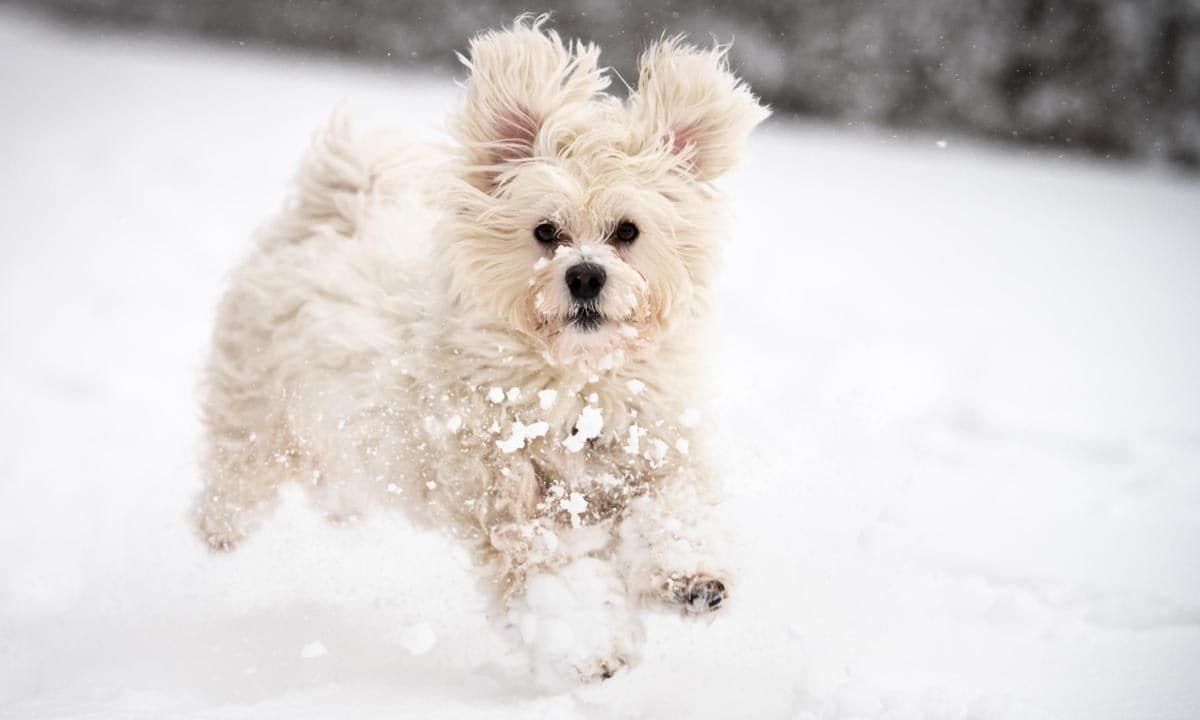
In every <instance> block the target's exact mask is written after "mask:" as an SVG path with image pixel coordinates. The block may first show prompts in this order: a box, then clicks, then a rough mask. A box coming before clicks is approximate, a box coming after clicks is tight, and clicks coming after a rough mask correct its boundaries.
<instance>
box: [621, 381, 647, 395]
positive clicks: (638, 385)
mask: <svg viewBox="0 0 1200 720" xmlns="http://www.w3.org/2000/svg"><path fill="white" fill-rule="evenodd" d="M625 387H626V388H628V389H629V392H630V393H631V394H633V395H641V394H642V391H643V390H645V389H646V383H644V382H642V381H641V380H638V379H636V378H634V379H632V380H627V381H626V382H625Z"/></svg>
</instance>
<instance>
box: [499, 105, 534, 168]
mask: <svg viewBox="0 0 1200 720" xmlns="http://www.w3.org/2000/svg"><path fill="white" fill-rule="evenodd" d="M539 124H540V123H539V122H538V120H537V118H535V117H534V116H533V115H532V114H531V113H530V112H529V111H528V110H527V109H525V108H524V107H522V106H520V105H518V106H516V107H515V108H513V109H511V110H504V111H502V112H501V113H500V115H499V117H497V118H496V125H495V133H496V135H495V138H496V140H495V148H496V160H497V161H498V162H504V161H507V160H520V159H522V158H527V157H532V155H533V141H534V138H536V137H537V131H538V125H539Z"/></svg>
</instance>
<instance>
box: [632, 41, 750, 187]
mask: <svg viewBox="0 0 1200 720" xmlns="http://www.w3.org/2000/svg"><path fill="white" fill-rule="evenodd" d="M727 50H728V48H727V47H717V48H713V49H712V50H701V49H699V48H696V47H693V46H691V45H687V44H685V43H683V42H682V40H681V38H678V37H676V38H668V39H664V40H663V41H661V42H659V43H657V44H655V45H652V46H650V48H649V49H648V50H647V51H646V52H645V53H644V54H643V55H642V57H641V59H640V60H639V63H638V67H639V73H638V86H637V91H636V92H635V93H633V95H631V96H630V99H629V112H630V115H631V118H632V120H633V122H634V124H635V127H636V128H637V130H636V132H638V133H639V134H640V142H641V144H642V148H641V149H643V150H648V149H652V148H654V147H656V146H657V147H659V148H660V149H664V150H666V151H667V152H671V153H674V154H675V155H677V156H679V157H680V158H681V159H682V160H683V161H684V162H685V163H686V165H687V166H688V168H689V170H690V171H691V172H692V174H693V175H695V176H696V177H697V178H698V179H700V180H705V181H707V180H713V179H715V178H717V177H719V176H720V175H722V174H724V173H725V172H726V171H728V170H729V169H730V168H732V167H733V166H734V165H735V164H737V161H738V158H739V157H740V156H741V151H742V146H743V145H744V144H745V142H746V137H747V136H748V135H749V134H750V131H751V130H753V129H754V126H756V125H758V124H759V123H760V122H762V121H763V120H766V119H767V117H768V116H769V115H770V114H771V111H770V110H769V109H768V108H767V107H765V106H764V105H762V104H761V103H760V102H759V101H758V98H756V97H755V96H754V94H753V93H752V92H750V88H748V87H747V86H746V85H745V83H743V82H742V81H740V80H738V79H737V78H736V77H735V76H734V75H733V73H732V72H730V70H729V65H728V63H727V62H726V59H725V53H726V51H727Z"/></svg>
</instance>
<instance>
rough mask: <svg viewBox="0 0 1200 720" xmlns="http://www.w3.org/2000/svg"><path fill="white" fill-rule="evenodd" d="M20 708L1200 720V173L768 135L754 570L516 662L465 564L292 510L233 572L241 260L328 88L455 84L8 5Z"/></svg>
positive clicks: (734, 472)
mask: <svg viewBox="0 0 1200 720" xmlns="http://www.w3.org/2000/svg"><path fill="white" fill-rule="evenodd" d="M0 97H2V98H3V112H0V159H2V160H0V248H2V250H0V398H3V400H2V402H0V438H2V440H0V717H2V718H22V719H35V718H84V717H87V718H118V717H120V718H156V719H159V718H191V717H204V718H255V719H259V718H295V717H306V718H307V717H314V718H315V717H328V718H356V719H357V718H374V717H398V718H422V719H424V718H454V719H459V718H489V719H495V718H554V719H557V720H564V719H572V718H647V719H652V718H654V719H656V718H664V717H689V718H754V719H760V718H771V719H773V718H787V719H789V720H798V719H801V718H807V719H809V720H812V719H815V718H820V719H828V718H939V719H943V720H949V719H952V718H964V719H965V718H970V719H972V720H1000V719H1011V720H1028V719H1032V718H1042V717H1057V718H1078V719H1081V720H1105V719H1109V718H1111V719H1113V720H1118V719H1120V720H1129V719H1132V718H1139V719H1140V718H1147V719H1150V718H1154V719H1159V720H1167V719H1173V718H1178V719H1180V720H1185V719H1190V718H1195V717H1198V716H1200V184H1198V183H1197V182H1195V181H1194V180H1187V179H1182V178H1175V177H1171V176H1169V175H1168V174H1166V173H1165V172H1164V171H1160V170H1148V169H1137V168H1126V167H1119V166H1100V165H1096V164H1091V163H1087V162H1083V161H1077V160H1072V161H1067V160H1062V159H1058V158H1055V157H1053V156H1046V155H1033V154H1027V153H1013V152H1012V151H1003V152H1001V151H997V150H995V149H991V148H987V147H978V146H969V145H967V144H965V143H960V142H958V141H956V140H954V139H951V140H950V141H949V143H948V144H946V146H945V147H940V146H939V144H938V143H935V140H936V138H917V139H907V140H899V139H894V138H890V137H886V136H882V135H872V134H864V133H839V132H835V131H832V130H829V129H824V128H815V127H811V126H806V125H799V124H789V123H788V122H786V121H777V122H775V123H774V124H773V125H771V126H769V127H768V128H766V129H765V130H764V131H763V132H761V133H760V134H759V135H758V136H757V137H756V138H755V139H754V141H753V144H752V148H751V155H750V158H749V161H748V162H747V163H746V165H745V166H744V167H743V168H742V170H740V171H739V172H738V173H737V174H736V176H734V177H731V178H729V180H728V182H727V183H726V188H727V190H728V192H729V193H730V194H731V195H732V197H733V200H734V207H733V210H734V213H735V219H734V221H733V223H732V226H733V228H734V231H735V235H736V237H734V238H733V240H732V241H731V242H730V244H729V247H728V253H727V256H728V257H727V267H726V270H727V271H726V273H725V280H724V288H723V292H724V295H723V299H722V305H721V320H720V322H721V325H720V335H719V337H720V338H721V339H722V342H721V344H720V346H719V347H718V348H716V353H715V355H714V362H713V371H714V377H715V379H716V385H715V387H716V393H717V398H716V402H715V405H716V407H718V408H720V413H719V416H718V417H716V418H713V421H714V422H715V423H716V424H717V426H718V427H717V429H718V431H719V432H720V433H721V436H722V437H723V438H725V447H726V453H725V456H724V458H723V464H724V468H725V471H726V475H727V477H728V484H729V489H730V499H729V503H728V516H729V518H730V521H731V522H732V524H733V526H734V529H735V531H736V532H737V534H738V538H739V542H740V545H741V547H742V549H743V553H744V566H743V577H742V584H741V587H740V591H739V593H738V595H737V598H736V602H735V603H734V604H733V605H732V606H730V607H729V608H728V610H727V611H722V614H721V616H720V617H719V618H718V619H717V620H716V621H715V622H714V623H713V624H711V625H705V624H689V623H684V622H682V621H681V620H679V619H676V618H672V617H662V618H656V619H655V620H654V621H653V622H652V623H651V625H650V628H649V644H648V651H647V657H646V660H645V662H644V663H643V665H642V666H641V667H639V668H637V669H636V670H635V671H634V672H632V673H629V674H626V675H624V676H618V677H617V678H615V679H613V680H611V681H609V682H606V683H604V684H602V685H599V686H596V687H591V688H587V689H584V690H580V691H577V692H575V693H573V694H568V695H560V696H546V695H541V694H539V693H538V692H537V691H535V690H534V689H533V688H532V687H531V686H530V685H529V684H528V683H527V682H525V681H524V679H523V678H522V677H521V676H520V675H519V674H517V673H516V672H515V670H514V663H513V662H512V659H511V658H510V657H507V656H506V653H507V650H506V648H505V646H504V645H503V644H502V643H501V642H500V641H499V640H498V639H497V638H496V637H495V636H493V635H492V634H491V633H490V632H489V631H488V630H487V628H486V627H485V625H484V624H483V622H482V621H481V620H480V619H479V615H478V612H477V610H478V608H479V606H480V600H479V599H478V597H477V595H476V594H475V591H474V590H473V589H472V585H471V582H470V579H469V576H468V574H467V572H466V570H465V569H464V567H463V566H462V558H461V555H460V554H459V553H457V552H456V551H455V550H454V549H453V548H452V546H450V545H449V544H448V543H447V542H446V541H444V540H443V539H441V538H439V537H437V536H434V535H431V534H426V533H420V532H417V531H415V530H412V529H411V528H408V527H406V526H405V525H404V523H403V521H402V520H401V519H400V518H398V517H395V516H392V515H386V514H385V515H379V516H376V517H374V518H372V519H370V520H369V521H367V522H366V523H364V524H363V525H361V526H359V527H354V528H349V529H334V528H330V527H328V526H327V525H326V524H325V523H324V522H322V521H321V520H320V519H319V518H317V517H316V516H315V515H314V513H312V512H311V511H310V510H309V509H308V508H307V506H306V505H305V502H304V501H303V500H302V499H300V498H299V497H294V496H293V497H290V498H289V499H288V501H287V502H286V503H285V507H284V509H283V512H281V513H280V514H279V515H277V516H276V517H275V519H274V520H273V521H272V522H271V523H270V524H269V526H268V527H267V528H266V529H265V531H264V532H263V533H262V534H261V535H259V536H256V537H255V538H254V539H253V540H252V541H251V542H249V543H248V544H247V545H246V546H245V547H244V549H242V550H241V551H239V552H238V553H236V554H234V555H232V556H230V557H211V556H209V555H207V554H206V553H205V552H204V551H203V550H202V549H201V547H200V546H199V544H198V543H197V542H196V541H194V539H193V537H192V536H191V534H190V533H189V531H188V528H187V527H186V525H185V523H184V520H183V513H184V510H185V507H186V505H187V503H188V501H189V498H190V496H191V495H192V493H193V492H194V491H195V490H196V489H197V488H198V486H199V479H198V475H197V468H196V457H197V447H198V439H197V434H198V423H197V420H196V402H195V394H196V383H197V378H198V374H199V369H200V367H201V365H202V362H203V359H204V353H205V347H206V343H207V339H208V338H207V335H208V328H209V323H210V313H211V311H212V308H213V305H214V302H215V301H216V298H217V296H218V293H219V292H220V288H221V280H222V274H223V272H224V271H225V270H226V269H227V268H228V267H229V266H230V264H231V263H232V262H233V261H234V259H235V258H237V257H238V255H239V253H241V252H243V251H244V248H245V247H246V237H247V235H248V233H249V232H250V230H251V229H252V228H253V227H254V226H255V224H256V223H258V222H259V221H260V220H262V219H263V218H264V217H265V216H266V215H267V214H268V213H270V212H271V211H272V210H273V208H274V207H275V206H276V204H277V203H278V202H279V200H280V198H281V195H282V192H283V189H284V185H285V182H286V180H287V178H288V176H289V175H290V174H291V172H292V169H293V167H294V165H295V161H296V159H297V158H298V156H299V153H300V152H301V150H302V149H303V147H304V145H305V143H306V142H307V138H308V134H309V132H310V130H311V129H312V128H313V127H314V126H316V125H317V124H318V123H320V122H321V121H322V119H323V118H324V117H325V116H326V115H327V113H328V111H329V110H330V108H331V107H333V106H334V104H335V103H336V102H338V101H339V100H340V99H342V98H348V99H350V101H351V103H352V107H354V108H358V109H360V111H361V112H362V113H364V114H368V115H372V116H373V117H378V118H386V119H390V120H392V121H395V122H398V123H400V124H403V125H406V126H410V127H412V128H414V131H417V132H422V133H429V132H430V130H431V129H434V128H436V127H437V124H438V122H439V121H440V119H441V118H442V117H443V115H444V113H445V111H446V109H447V108H448V107H449V105H450V103H451V102H452V99H453V88H452V87H451V86H450V84H449V83H448V82H446V81H443V80H439V79H435V78H426V77H419V76H411V75H406V74H401V73H394V72H393V73H389V72H386V71H382V70H379V69H367V68H359V67H354V66H351V65H346V64H335V63H332V62H315V61H305V60H303V59H300V58H297V57H293V56H280V57H269V56H266V55H263V54H256V53H253V52H250V51H247V50H245V49H240V48H230V49H228V50H216V49H213V48H211V47H199V46H191V45H187V44H184V43H180V42H176V41H163V40H157V41H150V40H139V39H135V38H131V37H129V36H123V35H115V36H109V37H105V36H102V35H99V34H94V35H76V34H72V33H69V32H66V31H64V30H60V29H52V28H50V27H47V26H43V25H41V24H39V23H36V22H31V21H29V20H27V19H25V18H22V17H20V16H16V15H13V14H12V13H11V12H5V13H3V14H0Z"/></svg>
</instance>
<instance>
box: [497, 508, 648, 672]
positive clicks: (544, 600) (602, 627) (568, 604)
mask: <svg viewBox="0 0 1200 720" xmlns="http://www.w3.org/2000/svg"><path fill="white" fill-rule="evenodd" d="M563 532H564V534H566V533H569V532H570V531H569V529H567V530H564V531H563ZM525 570H526V571H527V572H528V575H527V576H526V577H525V579H524V582H523V583H522V584H521V586H520V588H519V590H518V592H516V593H514V594H513V595H512V596H511V597H509V598H508V599H507V602H506V612H505V618H506V620H507V622H508V623H509V625H510V626H511V627H512V628H513V629H514V630H515V631H516V633H517V636H518V637H519V638H520V641H521V643H522V644H523V645H524V646H525V648H526V649H527V651H528V653H529V657H530V660H531V663H532V667H533V672H534V676H535V678H536V679H537V680H538V682H539V683H541V684H543V685H545V686H548V687H561V686H563V685H570V684H575V683H588V682H595V681H598V680H606V679H608V678H610V677H612V676H613V675H614V674H616V673H617V672H620V671H621V670H623V669H625V668H627V667H630V666H632V665H634V664H636V663H637V661H638V660H639V658H640V647H641V643H642V639H643V629H642V625H641V622H640V621H639V620H638V618H637V617H636V615H634V614H633V613H632V609H631V608H630V607H629V605H628V603H627V600H626V593H625V583H624V581H623V580H622V578H621V576H620V574H619V573H618V572H617V569H616V566H615V565H614V564H613V563H612V562H611V561H609V560H602V559H599V558H595V557H588V556H583V557H572V558H570V559H568V560H567V561H566V562H565V564H562V565H559V566H556V567H551V566H546V565H542V566H540V567H535V568H525Z"/></svg>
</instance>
